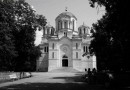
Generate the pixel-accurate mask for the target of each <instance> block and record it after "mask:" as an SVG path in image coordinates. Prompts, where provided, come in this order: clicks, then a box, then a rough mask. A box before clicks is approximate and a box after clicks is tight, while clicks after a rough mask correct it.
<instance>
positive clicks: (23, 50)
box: [14, 0, 46, 70]
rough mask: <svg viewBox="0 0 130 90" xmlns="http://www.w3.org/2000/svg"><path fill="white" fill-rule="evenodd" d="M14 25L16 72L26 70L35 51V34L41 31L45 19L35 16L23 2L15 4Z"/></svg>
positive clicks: (30, 8) (22, 0)
mask: <svg viewBox="0 0 130 90" xmlns="http://www.w3.org/2000/svg"><path fill="white" fill-rule="evenodd" d="M14 9H15V17H16V18H15V20H16V22H15V24H16V30H15V31H14V36H15V39H16V40H15V45H16V46H15V47H16V50H17V51H18V55H19V56H18V57H17V60H18V62H17V66H16V67H17V70H26V69H27V68H26V66H27V67H28V63H30V61H31V60H30V59H31V57H30V56H31V54H33V53H32V52H34V51H36V50H35V45H34V41H35V32H36V30H37V29H42V27H44V26H45V24H46V19H45V17H44V16H42V15H37V14H36V13H35V11H34V10H33V8H32V7H31V6H30V5H29V4H28V3H27V2H25V1H24V0H20V1H16V2H15V8H14Z"/></svg>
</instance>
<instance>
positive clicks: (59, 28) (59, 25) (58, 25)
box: [58, 21, 61, 30]
mask: <svg viewBox="0 0 130 90" xmlns="http://www.w3.org/2000/svg"><path fill="white" fill-rule="evenodd" d="M60 24H61V23H60V21H58V30H59V29H61V28H60Z"/></svg>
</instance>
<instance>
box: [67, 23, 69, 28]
mask: <svg viewBox="0 0 130 90" xmlns="http://www.w3.org/2000/svg"><path fill="white" fill-rule="evenodd" d="M67 28H68V29H69V21H67Z"/></svg>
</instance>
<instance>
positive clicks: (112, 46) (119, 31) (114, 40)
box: [89, 0, 130, 71]
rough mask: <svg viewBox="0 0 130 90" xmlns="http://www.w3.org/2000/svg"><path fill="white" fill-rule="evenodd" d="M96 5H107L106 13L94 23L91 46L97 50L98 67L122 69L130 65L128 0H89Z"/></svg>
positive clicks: (93, 5)
mask: <svg viewBox="0 0 130 90" xmlns="http://www.w3.org/2000/svg"><path fill="white" fill-rule="evenodd" d="M89 1H90V5H91V6H92V7H95V5H96V4H95V3H97V5H98V6H105V9H106V14H105V15H104V16H103V17H102V19H101V20H99V21H98V22H97V23H95V24H93V29H94V30H95V31H94V33H93V37H94V40H93V41H92V44H91V47H92V48H93V51H94V52H96V56H97V65H98V69H100V70H101V69H105V68H107V69H111V70H116V71H117V70H121V69H125V70H126V69H127V70H128V69H130V67H129V64H130V63H129V58H130V55H129V50H130V49H129V43H130V37H129V35H130V33H129V30H128V28H129V20H130V17H129V15H130V13H129V11H128V10H127V9H128V8H129V3H128V0H126V1H123V0H89Z"/></svg>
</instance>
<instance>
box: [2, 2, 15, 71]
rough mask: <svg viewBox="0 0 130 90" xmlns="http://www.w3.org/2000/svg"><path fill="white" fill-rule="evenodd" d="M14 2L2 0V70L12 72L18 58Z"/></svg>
mask: <svg viewBox="0 0 130 90" xmlns="http://www.w3.org/2000/svg"><path fill="white" fill-rule="evenodd" d="M12 9H13V1H12V0H10V2H9V1H8V0H3V1H2V0H0V70H7V69H8V70H11V69H12V68H13V65H14V64H15V61H14V58H15V57H16V56H17V51H16V50H15V45H14V37H13V34H12V32H13V22H14V19H13V17H14V16H13V11H12Z"/></svg>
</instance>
